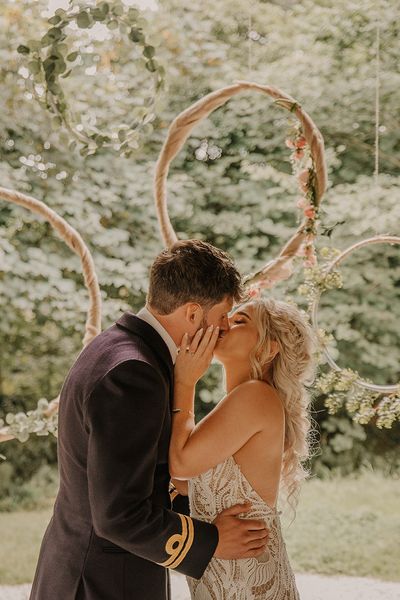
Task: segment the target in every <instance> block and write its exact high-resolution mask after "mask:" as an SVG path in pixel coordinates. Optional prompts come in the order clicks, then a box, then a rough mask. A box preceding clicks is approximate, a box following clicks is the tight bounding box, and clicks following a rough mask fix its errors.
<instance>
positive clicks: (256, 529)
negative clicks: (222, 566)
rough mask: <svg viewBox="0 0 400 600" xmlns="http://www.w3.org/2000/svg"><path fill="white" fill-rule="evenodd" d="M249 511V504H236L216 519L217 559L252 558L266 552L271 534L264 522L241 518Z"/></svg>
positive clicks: (215, 554)
mask: <svg viewBox="0 0 400 600" xmlns="http://www.w3.org/2000/svg"><path fill="white" fill-rule="evenodd" d="M249 510H251V504H249V503H247V504H236V505H235V506H231V508H227V509H226V510H223V511H222V512H221V513H220V514H219V515H218V517H217V518H216V519H215V521H214V525H216V526H217V528H218V536H219V539H218V546H217V548H216V550H215V553H214V556H215V558H225V559H235V558H252V557H257V556H261V554H263V553H264V552H265V549H266V545H267V543H268V535H269V532H268V529H267V528H266V526H265V523H264V521H261V520H257V519H240V518H239V515H240V514H242V513H246V512H248V511H249Z"/></svg>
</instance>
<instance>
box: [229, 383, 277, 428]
mask: <svg viewBox="0 0 400 600" xmlns="http://www.w3.org/2000/svg"><path fill="white" fill-rule="evenodd" d="M228 396H229V397H230V398H229V399H230V400H231V401H233V403H240V404H243V403H246V407H247V409H248V410H253V411H255V412H257V414H259V415H260V417H261V416H265V417H267V418H269V419H270V418H271V417H272V416H273V415H275V416H276V417H277V418H279V417H281V416H282V414H283V405H282V401H281V399H280V397H279V395H278V392H277V391H276V390H275V388H273V387H272V386H271V385H270V384H269V383H267V382H266V381H261V380H259V379H251V380H249V381H245V382H244V383H241V384H240V385H238V386H237V387H236V388H235V389H234V390H232V391H231V392H230V394H228Z"/></svg>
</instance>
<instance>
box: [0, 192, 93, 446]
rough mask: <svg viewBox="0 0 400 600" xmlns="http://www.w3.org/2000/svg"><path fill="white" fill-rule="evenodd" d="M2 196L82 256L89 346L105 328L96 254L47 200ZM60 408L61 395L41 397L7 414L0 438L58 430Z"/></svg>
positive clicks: (85, 341) (23, 437)
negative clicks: (31, 406)
mask: <svg viewBox="0 0 400 600" xmlns="http://www.w3.org/2000/svg"><path fill="white" fill-rule="evenodd" d="M0 198H1V199H2V200H6V201H7V202H11V203H13V204H18V205H19V206H23V207H24V208H27V209H28V210H30V211H31V212H33V213H35V214H37V215H39V216H41V217H43V218H44V219H45V220H46V221H48V223H49V224H50V225H51V226H52V227H53V228H54V229H55V230H56V232H57V233H58V234H59V236H60V237H61V238H62V239H63V240H64V242H65V243H66V244H67V246H69V247H70V248H71V250H73V251H74V252H75V253H76V254H77V255H78V256H79V258H80V260H81V266H82V272H83V278H84V283H85V286H86V288H87V290H88V294H89V306H88V310H87V317H86V324H85V334H84V338H83V345H84V346H86V345H87V344H88V343H89V342H90V341H91V340H92V339H93V338H94V337H95V336H96V335H97V334H99V333H100V331H101V295H100V288H99V284H98V281H97V275H96V272H95V268H94V262H93V258H92V255H91V254H90V251H89V249H88V247H87V246H86V244H85V242H84V241H83V239H82V237H81V236H80V235H79V233H78V232H77V231H76V230H75V229H74V228H73V227H71V225H69V223H67V221H65V219H63V218H62V217H60V216H59V215H58V214H57V213H56V212H55V211H54V210H52V209H51V208H49V207H48V206H46V204H44V202H41V201H40V200H36V199H35V198H32V197H31V196H26V195H25V194H21V193H19V192H15V191H12V190H8V189H6V188H2V187H0ZM57 410H58V398H55V399H54V400H52V401H51V402H50V404H49V403H48V402H47V400H44V399H41V400H39V402H38V406H37V408H36V409H35V410H33V411H28V413H26V414H25V413H22V412H21V413H17V414H16V415H13V414H10V415H7V419H6V421H7V426H4V424H3V423H1V422H0V442H4V441H6V440H10V439H13V438H14V437H17V438H18V439H19V440H20V441H26V440H27V439H28V437H29V433H36V434H38V435H47V434H48V433H49V431H50V432H51V433H55V431H56V426H57V423H56V421H55V415H56V413H57Z"/></svg>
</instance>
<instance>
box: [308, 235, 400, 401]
mask: <svg viewBox="0 0 400 600" xmlns="http://www.w3.org/2000/svg"><path fill="white" fill-rule="evenodd" d="M383 243H385V244H391V245H394V244H400V237H398V236H392V235H378V236H375V237H372V238H368V239H365V240H362V241H361V242H357V243H355V244H353V245H352V246H350V247H349V248H347V249H346V250H344V251H343V252H342V253H341V254H339V255H338V256H337V257H336V258H335V259H334V260H333V261H332V262H331V263H330V264H329V265H328V266H327V267H326V270H324V274H325V275H328V274H329V273H332V271H334V270H335V269H336V268H337V267H338V266H339V265H340V264H341V263H342V262H343V261H344V260H345V259H346V258H347V257H348V256H349V255H350V254H352V253H353V252H355V251H356V250H358V249H360V248H363V247H364V246H370V245H372V244H383ZM321 292H322V290H320V291H319V292H318V293H317V294H316V295H315V297H314V301H313V304H312V306H311V320H312V323H313V325H314V328H315V329H316V330H317V331H318V329H319V327H318V307H319V302H320V298H321ZM323 350H324V354H325V356H326V359H327V362H328V364H329V366H330V367H331V368H332V369H333V371H336V372H337V373H342V372H343V371H344V369H342V368H341V367H339V365H338V364H337V363H336V361H335V360H334V359H333V358H332V356H331V354H330V353H329V350H328V348H327V347H326V345H324V348H323ZM352 384H353V385H357V386H359V387H361V388H364V389H365V390H368V391H370V392H375V393H377V394H395V393H396V392H397V393H400V382H399V383H397V384H394V385H378V384H375V383H370V382H368V381H365V380H364V379H362V378H361V377H358V378H354V379H353V381H352Z"/></svg>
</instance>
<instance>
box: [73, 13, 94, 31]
mask: <svg viewBox="0 0 400 600" xmlns="http://www.w3.org/2000/svg"><path fill="white" fill-rule="evenodd" d="M76 24H77V25H78V27H80V28H81V29H87V28H88V27H89V26H90V24H91V19H90V16H89V13H87V12H86V11H85V10H83V11H81V12H80V13H79V14H78V16H77V18H76Z"/></svg>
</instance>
